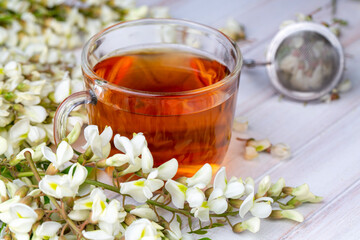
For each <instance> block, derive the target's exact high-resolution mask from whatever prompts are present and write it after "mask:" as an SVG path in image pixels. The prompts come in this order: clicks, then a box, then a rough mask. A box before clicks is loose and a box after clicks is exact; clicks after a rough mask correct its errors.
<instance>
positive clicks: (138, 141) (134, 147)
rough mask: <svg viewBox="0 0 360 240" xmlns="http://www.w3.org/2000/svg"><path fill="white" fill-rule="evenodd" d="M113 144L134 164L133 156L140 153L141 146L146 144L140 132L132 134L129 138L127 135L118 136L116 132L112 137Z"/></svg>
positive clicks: (137, 155)
mask: <svg viewBox="0 0 360 240" xmlns="http://www.w3.org/2000/svg"><path fill="white" fill-rule="evenodd" d="M114 145H115V147H116V148H117V149H119V150H120V151H121V152H123V153H124V154H126V155H127V156H128V157H129V159H130V163H131V164H135V158H136V157H139V156H140V155H141V153H142V152H143V148H144V147H146V146H147V142H146V140H145V137H144V135H143V134H142V133H138V134H134V137H133V138H132V139H131V140H129V139H128V138H127V137H124V136H120V134H116V135H115V137H114ZM144 165H146V164H144Z"/></svg>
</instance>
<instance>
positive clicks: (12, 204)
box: [0, 125, 322, 240]
mask: <svg viewBox="0 0 360 240" xmlns="http://www.w3.org/2000/svg"><path fill="white" fill-rule="evenodd" d="M80 131H81V128H80V127H79V125H77V127H74V128H73V129H72V131H71V132H70V133H69V134H68V136H67V137H66V138H64V140H63V141H62V142H60V144H59V145H58V146H57V149H56V151H55V152H53V151H52V150H51V149H50V148H48V147H47V146H46V145H44V144H42V145H40V146H38V147H37V149H36V150H33V149H31V148H26V149H24V150H23V151H21V152H20V153H19V154H18V155H17V157H16V158H15V159H16V160H14V159H11V160H10V159H9V160H7V159H4V160H3V161H2V162H1V164H0V168H1V172H2V176H1V177H0V220H1V221H2V222H4V223H5V225H3V227H2V230H1V237H2V239H21V240H22V239H24V240H25V239H76V238H83V239H94V240H95V239H97V240H111V239H123V238H124V237H125V239H126V240H132V239H134V240H139V239H140V240H141V239H142V240H146V239H154V240H164V239H165V240H166V239H168V240H181V239H182V240H184V239H185V240H186V239H194V234H196V233H201V234H203V233H206V231H207V230H208V229H211V228H214V227H219V226H222V225H224V223H225V221H227V222H229V223H230V224H231V222H234V223H233V224H231V226H232V230H233V231H234V232H236V233H239V232H242V231H245V230H248V231H251V232H254V233H255V232H257V231H259V229H260V222H261V221H260V219H262V218H273V219H281V218H286V219H291V220H294V221H297V222H302V221H303V216H302V215H301V214H300V213H299V212H297V211H295V210H293V208H295V207H298V206H300V205H301V204H302V203H305V202H319V201H321V200H322V198H321V197H317V196H315V195H314V194H313V193H311V192H310V190H309V186H308V185H307V184H303V185H301V186H299V187H296V188H292V187H288V186H286V185H285V180H284V179H283V178H280V179H279V180H278V181H277V182H275V183H272V182H271V179H270V177H269V176H265V177H264V178H263V179H262V180H261V181H260V182H259V184H258V187H257V189H256V187H255V182H254V180H253V179H252V178H246V179H245V180H243V179H242V178H238V177H231V178H228V177H227V175H226V170H225V167H222V168H220V169H219V170H218V172H217V173H216V175H215V177H214V180H213V182H212V168H211V166H210V165H209V164H205V165H204V166H203V167H201V168H200V169H199V170H198V171H197V172H196V173H195V174H194V175H193V176H192V177H188V178H187V177H180V178H175V176H176V174H177V170H178V162H177V160H176V159H171V160H169V161H167V162H165V163H163V164H162V165H160V166H158V167H154V160H153V157H152V154H151V152H150V150H149V148H148V146H147V142H146V139H145V137H144V135H143V134H142V133H138V134H134V135H133V137H132V139H129V138H127V137H125V136H120V135H119V134H116V135H115V136H114V138H113V139H114V140H113V143H114V146H115V147H116V148H117V149H118V150H119V151H120V152H121V153H117V154H114V155H113V156H110V157H109V151H108V148H109V145H110V142H111V139H112V137H113V131H112V129H111V128H110V127H106V128H105V129H104V130H103V131H102V132H101V133H100V132H99V129H98V128H97V126H94V125H89V126H87V127H86V128H85V130H84V132H85V138H86V144H85V145H84V150H85V152H84V153H83V154H81V155H80V156H78V157H75V156H74V150H73V148H72V147H71V145H70V144H71V143H73V142H75V141H76V140H77V138H78V137H79V132H80ZM106 167H112V168H114V170H113V176H112V177H113V181H112V185H110V184H108V183H105V182H102V181H100V180H103V179H100V180H99V179H98V177H97V171H96V168H106ZM119 176H121V177H122V178H121V179H119ZM125 178H127V180H123V179H125ZM133 178H135V180H131V179H133ZM104 180H106V179H104ZM105 190H109V191H112V192H115V193H116V194H117V196H115V198H113V199H108V198H107V196H106V192H105ZM131 199H132V200H131ZM127 202H130V203H131V204H126V203H127ZM134 202H137V203H138V204H140V205H134ZM165 212H169V213H168V214H166V213H165ZM182 217H185V218H187V219H188V223H189V225H188V226H182V225H183V224H182ZM229 217H231V218H230V219H229ZM194 220H197V221H199V222H201V223H202V224H200V226H198V227H194V225H195V224H192V222H193V221H194ZM197 221H196V222H197Z"/></svg>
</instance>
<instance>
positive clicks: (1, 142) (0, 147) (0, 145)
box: [0, 136, 8, 155]
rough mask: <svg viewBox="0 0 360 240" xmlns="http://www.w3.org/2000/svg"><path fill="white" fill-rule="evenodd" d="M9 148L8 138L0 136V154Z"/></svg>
mask: <svg viewBox="0 0 360 240" xmlns="http://www.w3.org/2000/svg"><path fill="white" fill-rule="evenodd" d="M7 149H8V143H7V140H6V139H5V138H3V137H1V136H0V155H2V154H4V153H5V152H6V151H7Z"/></svg>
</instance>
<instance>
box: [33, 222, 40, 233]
mask: <svg viewBox="0 0 360 240" xmlns="http://www.w3.org/2000/svg"><path fill="white" fill-rule="evenodd" d="M39 226H40V222H36V223H34V224H33V225H32V227H31V229H32V232H36V229H37V228H38V227H39Z"/></svg>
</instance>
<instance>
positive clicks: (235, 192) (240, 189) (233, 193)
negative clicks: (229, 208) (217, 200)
mask: <svg viewBox="0 0 360 240" xmlns="http://www.w3.org/2000/svg"><path fill="white" fill-rule="evenodd" d="M244 192H245V187H244V184H243V183H242V182H239V181H231V182H229V184H228V185H227V188H226V191H225V194H224V195H225V197H226V198H234V199H237V198H240V197H241V196H242V195H243V194H244Z"/></svg>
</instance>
